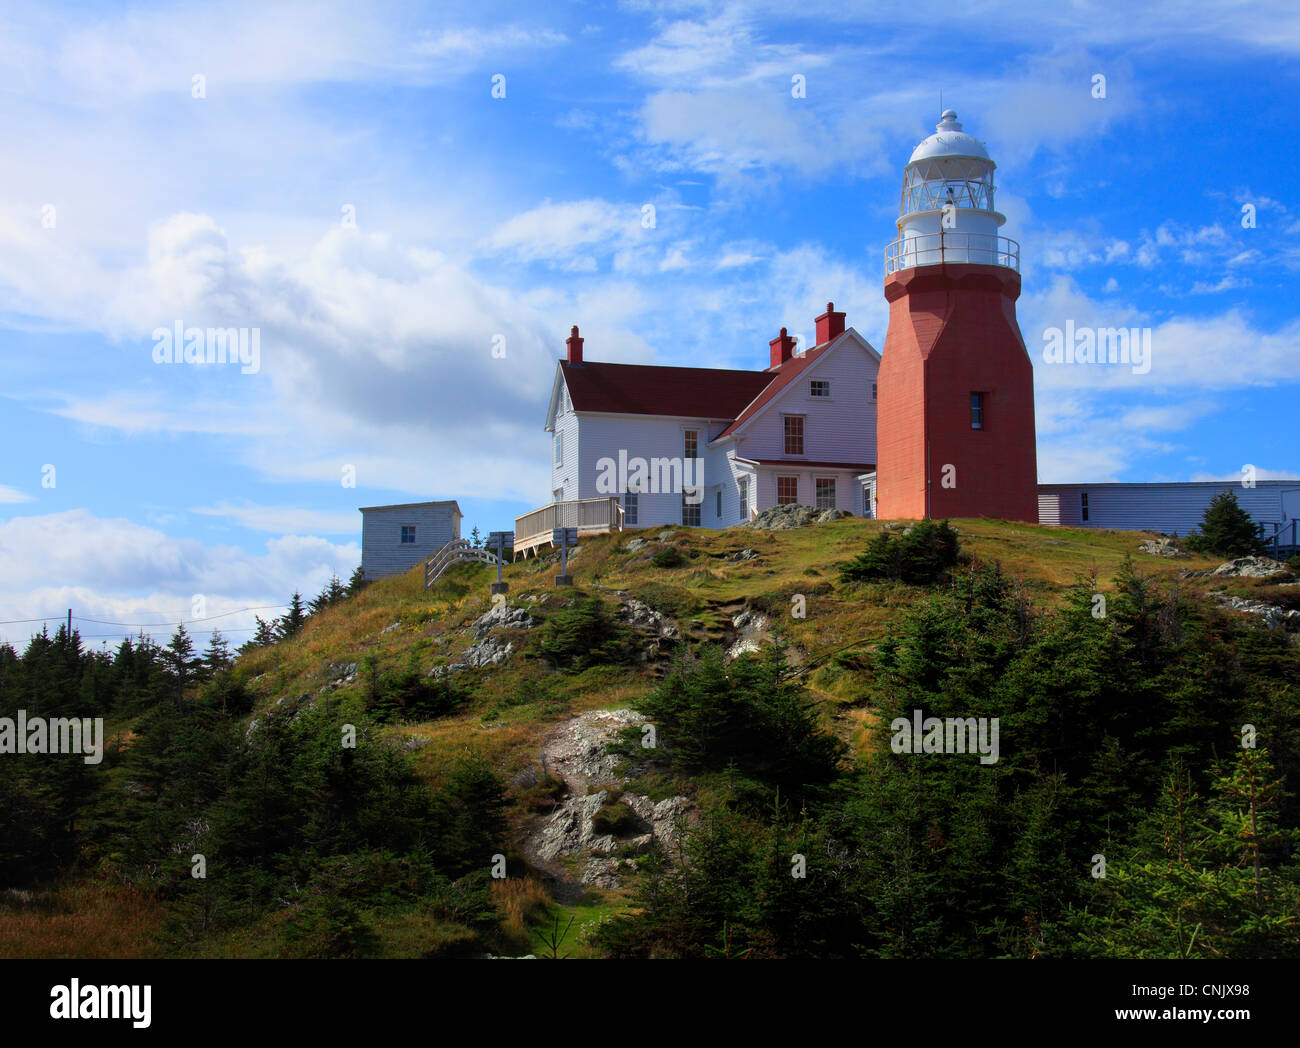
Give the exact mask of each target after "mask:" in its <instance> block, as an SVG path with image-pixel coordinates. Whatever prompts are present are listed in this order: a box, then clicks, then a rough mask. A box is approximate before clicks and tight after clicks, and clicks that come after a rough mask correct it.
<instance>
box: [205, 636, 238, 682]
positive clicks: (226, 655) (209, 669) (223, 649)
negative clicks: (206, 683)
mask: <svg viewBox="0 0 1300 1048" xmlns="http://www.w3.org/2000/svg"><path fill="white" fill-rule="evenodd" d="M230 663H231V657H230V645H229V644H228V643H227V642H226V638H225V637H223V636H222V635H221V631H220V630H213V631H212V636H211V637H210V638H208V647H207V650H206V651H204V653H203V672H204V675H205V676H206V677H214V676H216V675H217V674H218V673H220V672H221V671H222V670H224V669H225V668H226V667H227V666H229V665H230Z"/></svg>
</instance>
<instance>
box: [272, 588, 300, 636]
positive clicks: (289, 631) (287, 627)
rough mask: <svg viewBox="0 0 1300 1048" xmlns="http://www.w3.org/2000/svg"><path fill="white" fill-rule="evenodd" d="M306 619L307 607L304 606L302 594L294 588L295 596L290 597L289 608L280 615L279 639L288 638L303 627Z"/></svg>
mask: <svg viewBox="0 0 1300 1048" xmlns="http://www.w3.org/2000/svg"><path fill="white" fill-rule="evenodd" d="M306 621H307V609H306V608H305V607H303V603H302V594H301V593H299V592H298V591H297V590H294V592H293V596H292V597H290V598H289V610H288V611H286V612H285V613H284V614H283V615H281V616H280V621H279V623H278V624H277V626H278V636H279V639H280V640H288V639H289V638H290V637H292V636H294V635H295V634H296V633H297V632H298V631H299V630H300V629H302V624H303V623H304V622H306Z"/></svg>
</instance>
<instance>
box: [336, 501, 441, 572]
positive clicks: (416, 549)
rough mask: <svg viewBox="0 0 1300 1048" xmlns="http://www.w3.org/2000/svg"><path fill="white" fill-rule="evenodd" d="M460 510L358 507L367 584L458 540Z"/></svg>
mask: <svg viewBox="0 0 1300 1048" xmlns="http://www.w3.org/2000/svg"><path fill="white" fill-rule="evenodd" d="M460 521H461V513H460V506H458V505H457V504H456V502H455V500H451V501H447V502H406V503H402V504H401V505H396V506H363V507H361V574H362V576H363V577H364V578H365V579H366V581H371V580H373V579H382V578H386V577H387V576H389V575H400V574H401V573H402V572H404V571H408V570H409V569H410V568H412V567H414V566H415V565H416V564H422V563H424V561H426V560H428V559H429V558H430V557H431V556H433V555H434V554H435V553H437V552H438V550H440V549H442V547H443V546H445V545H446V544H447V543H448V542H450V541H451V540H452V539H458V538H460Z"/></svg>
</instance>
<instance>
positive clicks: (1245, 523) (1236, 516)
mask: <svg viewBox="0 0 1300 1048" xmlns="http://www.w3.org/2000/svg"><path fill="white" fill-rule="evenodd" d="M1263 535H1264V526H1263V525H1262V524H1257V523H1255V520H1254V518H1252V517H1251V515H1250V514H1249V513H1247V512H1246V511H1245V510H1244V509H1242V508H1241V504H1240V503H1239V502H1238V501H1237V495H1236V493H1235V492H1232V491H1224V492H1221V493H1220V494H1218V495H1215V496H1214V499H1213V500H1212V501H1211V502H1210V504H1209V506H1207V507H1206V509H1205V515H1204V517H1203V519H1202V522H1201V531H1200V534H1199V535H1191V536H1189V537H1188V539H1187V545H1188V547H1189V548H1191V549H1192V550H1194V551H1195V552H1197V553H1213V554H1215V555H1216V556H1220V557H1229V558H1232V557H1249V556H1252V555H1256V556H1262V555H1263V554H1265V553H1267V552H1268V547H1267V546H1266V545H1265V544H1264V537H1263Z"/></svg>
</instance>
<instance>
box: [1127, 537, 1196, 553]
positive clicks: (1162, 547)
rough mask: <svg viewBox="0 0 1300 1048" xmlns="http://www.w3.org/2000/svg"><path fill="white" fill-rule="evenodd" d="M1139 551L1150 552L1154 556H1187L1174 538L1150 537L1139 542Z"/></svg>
mask: <svg viewBox="0 0 1300 1048" xmlns="http://www.w3.org/2000/svg"><path fill="white" fill-rule="evenodd" d="M1138 551H1139V552H1141V553H1150V554H1151V555H1152V556H1153V557H1186V556H1187V554H1186V553H1184V552H1183V551H1182V550H1180V549H1179V548H1178V544H1177V543H1176V542H1174V540H1173V539H1148V540H1147V541H1146V542H1139V543H1138Z"/></svg>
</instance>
